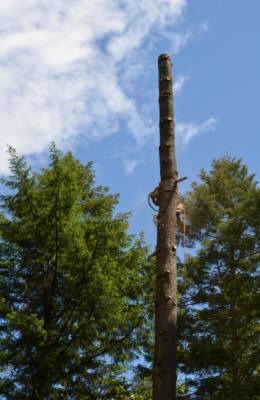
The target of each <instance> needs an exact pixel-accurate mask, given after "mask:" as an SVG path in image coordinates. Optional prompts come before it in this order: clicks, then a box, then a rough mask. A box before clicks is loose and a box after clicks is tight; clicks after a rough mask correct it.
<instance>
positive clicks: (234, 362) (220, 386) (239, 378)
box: [180, 157, 260, 400]
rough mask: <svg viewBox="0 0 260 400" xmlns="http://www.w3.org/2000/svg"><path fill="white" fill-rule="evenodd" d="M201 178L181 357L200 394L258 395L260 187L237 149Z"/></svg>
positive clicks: (193, 197) (217, 397) (194, 205)
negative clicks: (235, 153)
mask: <svg viewBox="0 0 260 400" xmlns="http://www.w3.org/2000/svg"><path fill="white" fill-rule="evenodd" d="M200 178H201V181H202V182H201V183H200V184H195V183H194V184H193V191H191V192H189V193H187V195H186V199H185V205H186V210H187V220H188V227H187V233H188V236H189V237H190V239H191V240H192V241H193V242H195V243H196V247H197V251H196V255H194V256H190V257H189V260H188V263H187V270H188V274H187V281H186V284H187V286H188V290H187V295H186V297H185V303H186V304H185V306H186V313H184V316H181V317H180V326H181V329H182V332H181V335H180V344H181V345H182V350H180V364H181V366H182V367H183V370H184V366H185V365H186V371H188V376H189V378H190V382H189V385H190V389H191V392H194V394H193V395H192V396H191V398H192V399H202V398H203V399H205V400H206V399H210V400H222V399H224V398H226V399H229V400H239V399H243V400H250V399H253V398H257V394H258V393H260V384H259V382H260V376H259V359H260V347H259V317H260V314H259V310H260V296H259V283H260V282H259V262H260V213H259V211H260V190H259V187H258V186H257V183H256V182H255V181H254V176H253V175H249V174H248V171H247V168H246V166H245V165H242V163H241V160H236V159H231V158H230V157H223V158H221V159H220V160H215V161H214V162H213V164H212V169H211V171H210V172H209V173H206V172H205V171H204V170H202V172H201V174H200ZM183 300H184V299H183V298H182V300H181V302H183ZM181 304H182V303H181ZM184 344H185V346H184Z"/></svg>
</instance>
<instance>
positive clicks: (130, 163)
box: [123, 159, 139, 175]
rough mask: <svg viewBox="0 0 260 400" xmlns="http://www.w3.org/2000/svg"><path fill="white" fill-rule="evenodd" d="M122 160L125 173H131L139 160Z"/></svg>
mask: <svg viewBox="0 0 260 400" xmlns="http://www.w3.org/2000/svg"><path fill="white" fill-rule="evenodd" d="M123 162H124V167H125V172H126V174H127V175H131V174H132V173H133V172H134V170H135V169H136V167H137V165H138V164H139V161H137V160H128V159H124V160H123Z"/></svg>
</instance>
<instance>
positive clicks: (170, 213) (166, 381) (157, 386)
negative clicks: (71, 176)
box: [151, 54, 178, 400]
mask: <svg viewBox="0 0 260 400" xmlns="http://www.w3.org/2000/svg"><path fill="white" fill-rule="evenodd" d="M158 66H159V104H160V148H159V155H160V176H161V181H160V184H159V186H158V188H156V189H155V190H154V192H153V193H151V197H152V199H153V201H154V203H155V204H157V205H158V206H159V214H158V225H157V249H156V300H155V301H156V302H155V353H154V371H153V400H175V399H176V366H177V360H176V352H177V345H176V336H177V335H176V331H177V280H176V245H175V230H176V223H177V221H176V206H177V183H178V172H177V166H176V156H175V133H174V114H173V82H172V64H171V59H170V57H169V55H168V54H161V55H160V56H159V58H158Z"/></svg>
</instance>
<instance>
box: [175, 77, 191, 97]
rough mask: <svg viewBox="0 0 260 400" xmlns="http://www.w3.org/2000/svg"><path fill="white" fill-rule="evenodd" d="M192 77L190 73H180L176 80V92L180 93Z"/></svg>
mask: <svg viewBox="0 0 260 400" xmlns="http://www.w3.org/2000/svg"><path fill="white" fill-rule="evenodd" d="M189 79H190V74H185V75H179V76H177V78H176V79H175V82H174V93H175V94H176V93H179V92H181V91H182V88H183V86H184V85H185V83H186V82H187V81H188V80H189Z"/></svg>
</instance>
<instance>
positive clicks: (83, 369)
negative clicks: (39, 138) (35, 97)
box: [0, 145, 153, 400]
mask: <svg viewBox="0 0 260 400" xmlns="http://www.w3.org/2000/svg"><path fill="white" fill-rule="evenodd" d="M9 154H10V170H11V174H10V176H9V177H7V178H3V179H2V185H3V187H4V188H5V190H4V192H3V193H2V194H1V214H0V306H1V318H0V365H1V367H0V371H1V372H0V374H1V382H0V393H1V395H2V397H1V396H0V398H1V399H14V398H15V399H34V400H35V399H79V398H84V399H91V400H94V399H110V398H111V399H124V398H127V397H124V396H126V395H127V393H128V392H129V387H130V386H131V385H130V383H129V382H128V379H127V378H128V377H127V375H126V374H125V371H126V370H127V368H129V363H130V362H133V361H134V360H138V359H139V357H140V354H142V350H143V348H144V346H145V345H147V343H148V342H149V339H150V336H151V329H150V323H151V316H150V308H151V305H150V304H151V303H150V296H151V290H150V289H149V288H151V281H152V279H151V275H152V273H153V271H152V268H151V262H149V261H148V258H147V254H148V248H147V246H146V245H145V243H144V239H143V237H142V235H141V236H139V237H135V236H134V235H130V234H129V233H128V219H129V214H122V213H119V214H116V213H115V208H116V206H117V204H118V201H119V199H118V195H112V194H110V193H109V190H108V188H107V187H102V186H96V185H95V180H94V172H93V168H92V164H91V163H88V164H86V165H83V164H81V163H80V162H79V161H78V160H77V159H75V158H74V157H73V155H72V154H71V153H70V152H69V153H67V154H65V155H64V154H62V153H61V152H60V151H59V150H57V148H56V147H55V145H52V146H51V148H50V152H49V166H48V167H47V168H42V169H41V170H40V171H38V172H37V171H32V169H31V167H30V166H28V165H27V163H26V160H25V159H24V158H23V157H20V156H19V155H18V154H17V153H16V151H15V150H14V149H12V148H10V149H9Z"/></svg>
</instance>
